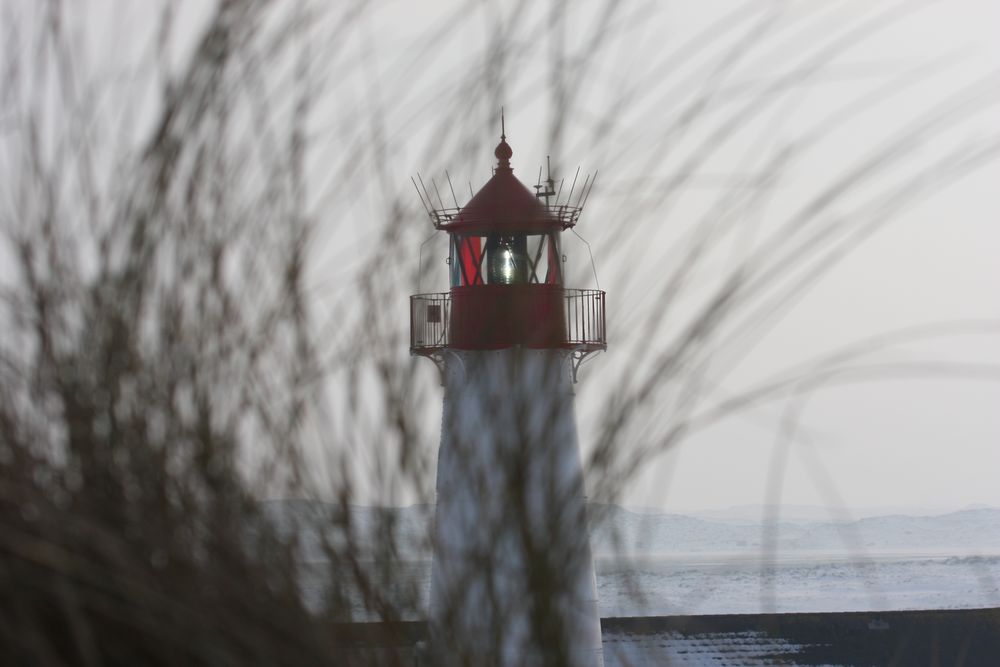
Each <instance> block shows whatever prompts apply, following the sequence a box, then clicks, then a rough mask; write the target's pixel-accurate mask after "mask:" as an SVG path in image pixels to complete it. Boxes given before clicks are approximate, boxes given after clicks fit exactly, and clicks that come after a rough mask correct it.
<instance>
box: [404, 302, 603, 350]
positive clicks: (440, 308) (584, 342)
mask: <svg viewBox="0 0 1000 667" xmlns="http://www.w3.org/2000/svg"><path fill="white" fill-rule="evenodd" d="M562 292H563V299H562V302H563V317H564V321H565V329H564V332H565V335H564V336H562V335H560V336H559V339H558V341H557V342H555V346H556V347H559V348H565V349H575V350H586V351H596V350H604V349H606V348H607V334H606V321H605V312H604V297H605V294H604V292H603V291H602V290H593V289H586V290H584V289H564V290H562ZM466 298H467V297H466ZM451 321H452V295H451V293H450V292H437V293H433V294H416V295H413V296H411V297H410V352H411V353H412V354H423V355H430V354H434V353H435V352H439V351H441V350H444V349H446V348H448V347H450V346H451V342H452V339H451V335H450V333H451ZM525 326H526V327H528V328H530V326H531V323H525ZM560 333H561V332H560ZM458 346H459V347H463V346H462V345H460V344H459V345H458ZM470 349H475V348H470Z"/></svg>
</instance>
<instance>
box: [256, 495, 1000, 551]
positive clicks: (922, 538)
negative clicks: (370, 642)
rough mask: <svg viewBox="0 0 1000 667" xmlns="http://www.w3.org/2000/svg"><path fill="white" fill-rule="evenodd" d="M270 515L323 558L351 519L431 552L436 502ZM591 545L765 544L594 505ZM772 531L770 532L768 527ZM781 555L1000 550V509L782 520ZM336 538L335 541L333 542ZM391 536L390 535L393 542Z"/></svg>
mask: <svg viewBox="0 0 1000 667" xmlns="http://www.w3.org/2000/svg"><path fill="white" fill-rule="evenodd" d="M264 508H265V512H266V513H267V514H268V515H269V516H271V517H272V518H273V519H274V521H275V522H276V524H277V525H278V526H279V528H280V529H281V530H282V531H284V532H286V534H287V533H288V532H297V533H298V534H299V536H300V539H301V540H302V545H303V547H304V549H305V553H306V558H307V559H308V560H322V559H323V558H324V557H325V556H324V553H323V549H322V548H321V546H320V545H321V541H320V539H319V536H320V535H321V534H322V530H323V526H330V525H331V524H332V523H334V522H338V523H339V522H342V521H343V520H344V519H347V520H348V524H349V525H350V526H351V539H352V541H353V542H354V544H355V545H356V546H357V548H358V549H359V550H360V552H361V553H362V554H364V555H366V556H367V557H372V558H384V557H395V558H401V559H423V558H429V557H430V546H429V542H428V539H427V536H428V534H429V529H430V526H431V522H432V520H433V507H432V506H430V505H414V506H411V507H403V508H378V507H362V506H352V507H350V508H349V512H348V513H349V517H345V516H344V515H343V514H342V513H341V510H340V508H339V507H337V506H335V505H324V504H321V503H309V502H305V501H294V500H292V501H267V502H266V503H265V505H264ZM588 509H589V512H590V518H591V545H592V548H593V551H594V553H595V555H597V556H605V557H607V556H620V555H625V556H650V555H683V554H693V553H732V554H734V555H736V554H743V555H752V554H754V553H757V552H758V551H759V550H760V549H761V545H762V543H763V541H764V539H765V528H764V527H762V525H761V524H760V523H759V522H757V523H753V522H749V521H747V520H744V519H741V518H736V519H734V520H730V521H728V522H727V521H724V520H722V519H705V518H699V517H692V516H684V515H680V514H667V513H658V512H655V511H651V510H648V509H640V510H631V509H628V508H624V507H619V506H617V505H593V504H592V505H590V506H589V508H588ZM766 530H769V531H770V530H772V529H770V528H768V529H766ZM774 534H775V535H776V540H777V545H778V550H779V553H781V554H789V553H796V552H813V551H822V552H828V553H831V552H832V553H845V554H856V553H857V552H871V553H878V552H895V553H901V552H902V553H941V554H948V553H951V554H955V555H960V554H967V553H970V552H977V551H982V552H990V553H997V552H1000V509H997V508H981V509H965V510H961V511H958V512H951V513H948V514H942V515H937V516H906V515H889V516H879V517H868V518H864V519H860V520H858V521H853V522H844V523H835V522H829V521H826V522H823V521H816V522H811V523H802V522H799V523H790V522H789V523H779V524H778V525H777V530H776V531H774ZM327 535H328V536H330V539H331V543H333V544H335V545H338V546H344V544H345V540H344V539H343V535H342V531H329V530H328V532H327ZM334 538H336V539H334ZM390 538H391V539H390Z"/></svg>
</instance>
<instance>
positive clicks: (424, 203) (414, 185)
mask: <svg viewBox="0 0 1000 667" xmlns="http://www.w3.org/2000/svg"><path fill="white" fill-rule="evenodd" d="M410 182H411V183H413V189H414V190H416V191H417V197H419V198H420V205H421V206H423V207H424V212H425V213H426V214H427V215H429V216H430V217H431V219H432V220H433V219H434V216H432V215H431V210H430V209H429V208H427V202H425V201H424V196H423V195H422V194H420V188H418V187H417V182H416V181H415V180H414V179H413V177H412V176H410Z"/></svg>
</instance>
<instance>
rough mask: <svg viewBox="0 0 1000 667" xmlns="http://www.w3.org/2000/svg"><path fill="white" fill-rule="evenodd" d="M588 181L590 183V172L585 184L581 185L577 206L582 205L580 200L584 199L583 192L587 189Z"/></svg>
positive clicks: (584, 181) (584, 180)
mask: <svg viewBox="0 0 1000 667" xmlns="http://www.w3.org/2000/svg"><path fill="white" fill-rule="evenodd" d="M588 183H590V174H587V177H586V178H585V179H583V185H582V186H580V194H578V195H577V196H576V206H577V208H579V207H580V201H581V200H582V199H583V193H584V192H585V191H586V190H587V184H588Z"/></svg>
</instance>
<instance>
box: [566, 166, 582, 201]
mask: <svg viewBox="0 0 1000 667" xmlns="http://www.w3.org/2000/svg"><path fill="white" fill-rule="evenodd" d="M579 177H580V168H579V167H577V168H576V176H574V177H573V185H571V186H570V188H569V194H568V195H566V203H567V204H569V202H570V200H572V199H573V190H574V189H575V188H576V179H577V178H579Z"/></svg>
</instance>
